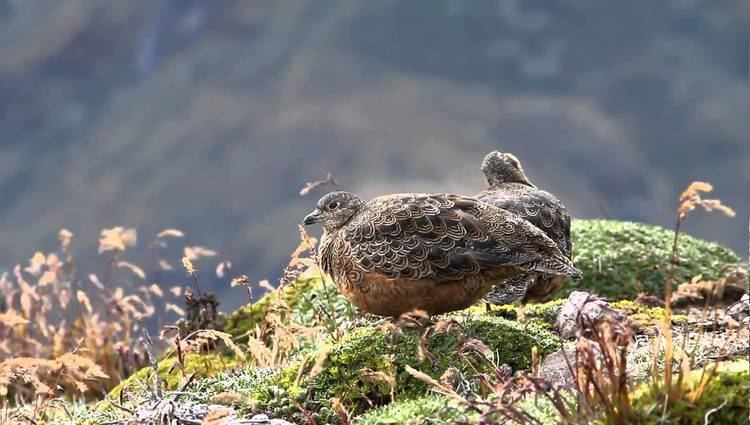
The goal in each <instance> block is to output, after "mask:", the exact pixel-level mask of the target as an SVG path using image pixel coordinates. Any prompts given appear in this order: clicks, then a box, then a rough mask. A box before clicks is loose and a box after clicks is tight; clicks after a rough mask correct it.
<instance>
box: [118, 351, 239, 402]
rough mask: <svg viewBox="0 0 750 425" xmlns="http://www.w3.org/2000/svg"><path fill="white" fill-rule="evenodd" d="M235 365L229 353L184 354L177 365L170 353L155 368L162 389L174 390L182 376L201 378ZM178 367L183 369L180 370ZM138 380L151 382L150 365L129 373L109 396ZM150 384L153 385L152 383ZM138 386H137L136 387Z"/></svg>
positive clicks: (126, 388)
mask: <svg viewBox="0 0 750 425" xmlns="http://www.w3.org/2000/svg"><path fill="white" fill-rule="evenodd" d="M236 366H237V362H236V360H235V358H234V356H233V355H231V354H226V355H221V356H219V355H218V354H216V353H204V354H197V353H191V354H186V355H185V357H184V362H183V365H182V366H180V365H179V362H178V360H177V356H176V355H170V356H168V357H166V358H164V359H162V360H161V361H160V362H159V363H158V364H157V369H158V373H159V378H160V379H161V381H162V385H163V387H164V389H165V390H174V389H177V388H178V387H179V384H180V379H181V378H182V377H184V376H189V375H190V374H193V373H195V374H196V377H197V378H198V379H201V378H206V377H210V376H213V375H216V374H218V373H219V372H222V371H225V370H228V369H233V368H234V367H236ZM180 367H182V368H183V369H182V370H180ZM139 382H140V383H145V382H149V383H153V370H152V369H151V368H150V367H144V368H143V369H141V370H139V371H138V372H136V373H134V374H132V375H130V376H129V377H128V378H127V379H125V380H124V381H122V382H121V383H120V384H119V385H117V386H116V387H114V388H113V389H112V391H110V396H112V397H115V398H118V397H119V395H120V391H123V390H128V389H132V388H133V387H134V386H135V385H136V383H139ZM151 385H152V386H153V384H151ZM140 388H141V387H140V386H138V389H140Z"/></svg>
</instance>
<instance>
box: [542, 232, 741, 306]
mask: <svg viewBox="0 0 750 425" xmlns="http://www.w3.org/2000/svg"><path fill="white" fill-rule="evenodd" d="M571 233H572V239H573V243H574V245H573V261H574V262H575V264H576V267H578V268H579V269H580V270H581V271H582V272H583V279H582V280H580V281H578V282H575V283H572V284H571V283H568V284H566V285H565V286H564V287H563V290H562V291H561V292H559V293H558V294H557V298H566V297H567V296H568V295H569V294H570V293H571V292H572V291H574V290H582V291H588V292H593V293H597V294H599V295H602V296H604V297H608V298H616V299H622V298H634V297H635V296H637V295H638V293H639V292H646V293H650V294H655V295H658V296H662V295H663V288H664V280H665V276H666V271H667V265H668V263H669V257H670V254H671V249H672V240H673V238H674V233H673V232H672V231H670V230H666V229H663V228H661V227H657V226H649V225H645V224H640V223H631V222H622V221H613V220H573V223H572V228H571ZM679 253H680V255H679V259H678V264H677V267H676V268H675V278H676V282H684V281H688V280H690V278H692V277H693V276H697V275H699V274H702V275H703V276H704V277H705V278H707V279H715V278H717V277H719V276H720V274H721V271H722V268H723V267H724V266H725V265H726V264H728V263H737V262H739V261H740V259H739V257H737V255H736V254H735V253H734V252H732V251H731V250H729V249H727V248H725V247H723V246H721V245H719V244H716V243H711V242H706V241H702V240H698V239H695V238H692V237H690V236H688V235H684V234H683V235H681V236H680V239H679Z"/></svg>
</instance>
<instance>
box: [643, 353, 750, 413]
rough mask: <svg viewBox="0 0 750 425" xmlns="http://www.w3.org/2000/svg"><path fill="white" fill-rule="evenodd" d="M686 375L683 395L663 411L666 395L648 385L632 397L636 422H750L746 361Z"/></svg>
mask: <svg viewBox="0 0 750 425" xmlns="http://www.w3.org/2000/svg"><path fill="white" fill-rule="evenodd" d="M713 367H714V366H713V365H708V366H706V367H705V368H704V369H702V370H696V371H693V372H691V373H689V374H688V375H687V379H685V382H683V384H682V385H683V387H684V388H683V396H681V397H679V398H678V399H677V400H675V401H673V404H672V405H671V406H670V407H669V408H668V409H666V410H665V409H663V406H664V400H665V394H664V393H663V392H662V391H661V390H660V389H659V388H658V387H656V386H654V385H653V384H651V383H647V384H643V385H642V386H641V387H640V388H639V389H638V390H636V391H635V392H634V393H633V395H632V398H633V406H634V407H635V409H634V411H635V412H636V415H637V417H638V423H643V424H649V423H679V424H685V425H692V424H696V425H698V424H744V423H748V422H750V404H749V403H748V401H750V364H748V361H747V360H737V361H733V362H726V363H721V364H719V365H718V368H717V369H716V371H715V374H714V375H713V376H712V377H711V379H709V375H711V374H712V372H713Z"/></svg>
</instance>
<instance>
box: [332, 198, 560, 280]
mask: <svg viewBox="0 0 750 425" xmlns="http://www.w3.org/2000/svg"><path fill="white" fill-rule="evenodd" d="M331 249H333V250H334V251H335V253H336V255H334V256H333V257H335V258H334V259H333V261H334V262H336V263H337V264H324V269H326V268H330V269H332V270H333V271H334V272H335V271H338V274H339V275H340V274H342V272H343V273H346V274H347V278H348V279H349V280H352V281H357V280H358V278H359V277H361V274H363V273H371V272H374V273H378V274H380V275H382V276H384V277H387V278H390V279H409V280H430V281H437V282H439V281H456V280H461V279H466V278H469V277H471V276H476V275H479V274H480V273H482V271H483V270H485V271H486V269H491V268H492V267H498V266H504V267H507V266H514V265H518V266H520V267H521V268H522V269H526V268H533V267H535V266H534V265H536V264H543V263H544V261H546V260H547V257H560V252H559V250H558V249H557V247H556V245H555V243H554V242H553V241H551V240H550V239H549V238H547V237H546V236H545V235H544V234H543V233H542V232H541V231H539V230H538V229H536V228H535V227H534V226H533V225H531V224H530V223H527V222H526V221H525V220H523V219H522V218H520V217H518V216H516V215H514V214H511V213H509V212H507V211H505V210H502V209H500V208H496V207H493V206H491V205H487V204H484V203H482V202H479V201H478V200H476V199H474V198H469V197H463V196H459V195H449V194H434V195H422V194H413V195H391V196H386V197H381V198H376V199H374V200H373V201H371V202H369V203H368V204H367V205H366V206H365V208H363V211H362V212H361V213H360V214H358V215H357V216H356V217H354V218H353V219H352V221H351V222H349V223H348V224H347V225H346V226H344V228H342V229H341V233H340V234H339V236H338V237H337V238H336V239H335V240H334V241H332V246H331Z"/></svg>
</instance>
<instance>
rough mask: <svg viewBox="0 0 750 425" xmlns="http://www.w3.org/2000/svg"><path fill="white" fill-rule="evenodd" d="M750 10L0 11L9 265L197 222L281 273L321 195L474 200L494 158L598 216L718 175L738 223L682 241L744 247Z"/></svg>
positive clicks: (729, 6) (203, 5) (255, 271)
mask: <svg viewBox="0 0 750 425" xmlns="http://www.w3.org/2000/svg"><path fill="white" fill-rule="evenodd" d="M747 16H748V8H747V3H746V2H743V1H740V0H732V1H727V2H695V1H685V0H679V1H678V0H669V1H663V2H656V3H654V2H591V1H571V0H565V1H562V0H561V1H558V2H553V3H538V2H533V3H528V2H520V1H517V0H503V1H497V2H495V1H480V2H472V3H471V4H466V3H464V2H459V1H453V0H440V1H416V2H413V1H412V2H406V1H401V2H399V1H380V2H366V1H363V0H354V1H351V0H327V1H323V2H313V1H306V2H300V1H291V0H280V1H274V2H245V1H240V0H221V1H218V0H214V1H208V0H206V1H201V0H185V1H181V0H161V1H149V0H131V1H127V2H100V1H96V0H70V1H66V2H53V3H52V4H51V3H50V2H48V1H45V0H26V1H23V2H10V1H5V2H2V1H0V47H1V50H2V51H3V55H1V56H0V134H2V135H3V137H2V140H3V143H2V144H0V197H1V198H2V200H3V202H2V204H0V234H2V235H3V237H2V238H1V239H0V259H2V262H0V264H2V265H4V266H12V265H13V264H14V263H15V262H19V261H24V260H25V259H26V258H29V257H30V256H31V254H32V253H33V251H34V249H38V248H40V247H41V246H45V245H50V244H53V243H54V241H55V238H56V235H57V230H58V229H60V228H62V227H67V228H69V229H70V230H72V231H73V232H74V233H76V235H77V237H76V239H75V241H76V242H75V243H78V242H77V241H95V240H96V233H95V232H96V231H97V230H96V229H100V228H104V227H111V226H114V225H125V226H132V227H137V228H138V229H139V231H140V232H141V235H142V238H141V245H142V246H145V245H146V244H147V242H148V241H147V239H148V237H150V235H151V234H153V233H155V232H157V231H159V230H161V229H162V228H165V227H178V228H180V229H182V230H184V231H186V232H187V234H188V235H189V236H190V237H192V238H194V239H195V240H196V241H197V242H200V243H201V244H205V245H208V246H210V247H212V248H215V249H217V250H219V251H220V252H221V253H222V254H223V255H224V256H226V257H227V258H229V259H231V260H232V261H233V263H234V265H235V269H236V270H238V271H239V272H241V273H245V274H248V275H249V276H251V278H253V279H254V280H257V279H259V278H262V277H272V276H276V275H277V273H278V270H279V269H280V266H281V265H283V263H284V262H285V258H286V255H287V253H288V252H289V251H290V250H291V249H292V248H293V247H294V245H295V243H296V237H297V234H296V233H297V232H296V229H295V226H294V223H297V222H299V221H300V219H301V217H303V214H304V213H305V212H306V211H307V210H308V209H310V208H311V206H312V205H313V203H314V199H307V198H300V197H299V196H298V195H297V192H298V191H299V188H300V187H301V186H302V185H303V184H304V182H306V181H309V180H314V179H318V178H321V177H323V176H324V175H325V173H326V172H328V171H330V172H333V173H334V174H335V175H336V177H337V178H338V179H339V180H340V182H341V183H342V184H343V185H345V186H346V187H347V188H348V189H353V190H356V191H359V192H361V193H363V194H364V195H367V196H371V195H376V194H379V193H382V192H388V191H407V190H420V191H444V190H452V191H461V192H468V193H473V192H475V191H477V190H479V189H480V188H481V186H482V180H481V178H480V175H479V171H478V169H477V168H478V164H479V161H480V160H481V158H482V156H483V155H484V154H485V153H486V152H487V151H489V150H492V149H501V150H507V151H511V152H514V153H516V154H518V156H520V157H521V159H522V160H523V161H524V164H525V168H526V169H527V172H528V173H529V174H530V176H531V177H532V178H533V179H534V181H535V182H537V183H538V184H539V185H541V186H544V187H545V188H548V189H550V190H552V191H554V192H556V193H558V194H559V195H560V197H561V198H562V199H563V200H564V201H565V202H566V204H567V205H568V206H569V208H570V209H571V210H572V212H573V213H574V214H575V215H576V216H578V217H612V218H620V219H634V220H639V221H644V222H650V223H656V224H661V225H667V226H668V225H670V224H671V223H672V221H673V215H674V205H673V202H672V200H673V199H676V197H677V194H678V193H679V190H680V189H681V188H682V187H684V186H685V185H686V184H687V183H688V182H690V181H693V180H696V179H702V180H707V181H710V182H712V183H714V184H715V185H716V187H717V190H716V192H715V193H716V196H717V197H720V198H721V199H722V200H724V202H725V203H726V204H728V205H730V206H732V207H734V208H736V209H737V212H738V217H739V218H737V219H734V220H727V219H724V218H719V217H706V216H703V217H700V216H699V215H695V216H694V217H690V220H689V221H688V223H687V227H686V230H687V231H688V232H689V233H692V234H695V235H697V236H700V237H703V238H706V239H709V240H716V241H721V242H723V243H725V244H727V245H729V246H731V247H733V248H735V249H736V250H739V249H743V250H744V247H745V246H746V235H745V232H739V231H737V229H744V228H745V225H744V224H743V223H742V218H741V217H747V215H748V204H747V197H746V194H747V190H746V189H747V187H748V185H750V176H749V175H748V173H747V161H746V158H747V157H748V154H749V153H750V147H749V145H748V143H747V134H748V124H747V122H748V121H747V115H746V111H747V96H746V90H745V86H746V76H747V62H748V61H747V48H746V40H747V27H748V25H747ZM316 196H317V193H316V194H314V195H313V197H316ZM74 248H75V249H76V250H78V251H79V252H83V253H86V254H87V253H88V252H93V251H94V249H95V246H94V244H93V243H92V244H91V245H78V246H75V247H74ZM144 255H146V254H145V253H144ZM81 257H84V258H88V257H90V255H83V254H82V255H81ZM175 278H176V277H175ZM227 303H228V305H227V307H229V308H231V307H235V306H236V303H232V302H231V301H228V300H227Z"/></svg>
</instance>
